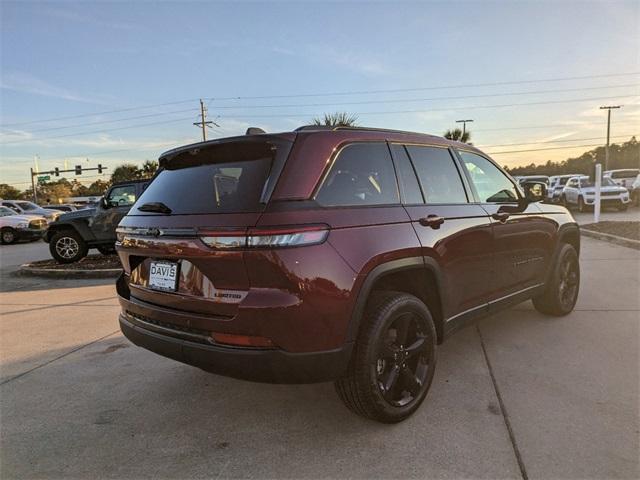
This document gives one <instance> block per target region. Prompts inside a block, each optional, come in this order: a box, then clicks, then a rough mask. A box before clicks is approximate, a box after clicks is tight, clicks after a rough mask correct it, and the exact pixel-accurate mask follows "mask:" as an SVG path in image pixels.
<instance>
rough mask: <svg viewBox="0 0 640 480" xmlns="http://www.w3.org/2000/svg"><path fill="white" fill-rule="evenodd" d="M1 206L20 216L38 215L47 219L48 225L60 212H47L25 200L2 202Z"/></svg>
mask: <svg viewBox="0 0 640 480" xmlns="http://www.w3.org/2000/svg"><path fill="white" fill-rule="evenodd" d="M2 206H3V207H8V208H10V209H11V210H13V211H14V212H16V213H18V214H20V215H38V216H41V217H44V218H46V219H47V222H48V223H51V222H53V221H55V220H56V219H57V218H58V217H59V216H60V215H62V212H61V211H59V210H47V209H46V208H42V207H41V206H40V205H36V204H35V203H33V202H28V201H26V200H2Z"/></svg>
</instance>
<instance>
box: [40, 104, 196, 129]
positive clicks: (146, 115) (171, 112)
mask: <svg viewBox="0 0 640 480" xmlns="http://www.w3.org/2000/svg"><path fill="white" fill-rule="evenodd" d="M196 111H198V109H196V108H187V109H182V110H171V111H170V112H156V113H147V114H145V115H137V116H135V117H125V118H116V119H115V120H100V121H97V122H86V123H75V124H73V125H65V126H63V127H47V128H39V129H37V130H30V131H29V133H38V132H48V131H51V130H63V129H65V128H75V127H85V126H91V125H103V124H107V123H117V122H124V121H128V120H139V119H141V118H149V117H156V116H160V115H174V114H176V113H185V112H196Z"/></svg>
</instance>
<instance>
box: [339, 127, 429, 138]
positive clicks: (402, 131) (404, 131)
mask: <svg viewBox="0 0 640 480" xmlns="http://www.w3.org/2000/svg"><path fill="white" fill-rule="evenodd" d="M335 130H364V131H365V132H389V133H406V134H409V135H415V134H418V135H430V136H432V137H433V136H437V135H431V134H429V133H420V132H410V131H408V130H394V129H392V128H376V127H335Z"/></svg>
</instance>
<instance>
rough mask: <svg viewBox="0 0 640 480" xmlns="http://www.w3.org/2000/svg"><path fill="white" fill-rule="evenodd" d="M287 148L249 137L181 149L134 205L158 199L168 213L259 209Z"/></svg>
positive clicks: (283, 145)
mask: <svg viewBox="0 0 640 480" xmlns="http://www.w3.org/2000/svg"><path fill="white" fill-rule="evenodd" d="M288 150H289V144H288V143H286V142H285V143H284V144H282V145H280V146H276V145H275V144H273V143H271V142H269V143H267V142H255V141H254V142H237V143H235V144H226V145H224V147H221V146H215V145H214V146H213V147H209V148H206V149H203V150H202V151H201V152H200V151H198V150H193V151H191V152H187V153H185V154H181V155H179V156H177V157H176V158H174V159H172V160H171V161H169V162H167V164H166V165H165V166H164V168H163V169H162V170H161V172H160V173H159V174H158V175H157V176H156V177H155V179H154V180H153V181H152V182H151V184H150V185H149V186H148V187H147V189H146V190H145V191H144V193H143V194H142V195H141V196H140V198H139V199H138V201H137V202H136V204H135V208H134V210H137V208H138V207H141V206H142V205H144V204H146V203H157V202H160V203H163V204H164V205H166V206H167V207H169V208H170V209H171V213H172V214H203V213H234V212H261V211H262V210H264V207H265V203H266V200H268V196H269V194H270V190H272V188H273V185H274V183H275V180H276V179H277V178H275V177H277V174H278V173H279V171H280V170H281V168H282V163H283V162H284V159H285V158H286V155H287V154H288ZM135 213H138V214H144V215H149V213H148V212H142V211H139V210H137V211H136V212H135Z"/></svg>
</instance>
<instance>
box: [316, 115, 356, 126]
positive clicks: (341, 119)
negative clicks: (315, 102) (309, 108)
mask: <svg viewBox="0 0 640 480" xmlns="http://www.w3.org/2000/svg"><path fill="white" fill-rule="evenodd" d="M311 124H312V125H325V126H327V127H357V126H358V116H357V115H352V114H350V113H347V112H336V113H325V114H324V116H323V118H320V117H315V118H314V119H313V120H312V121H311Z"/></svg>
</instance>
